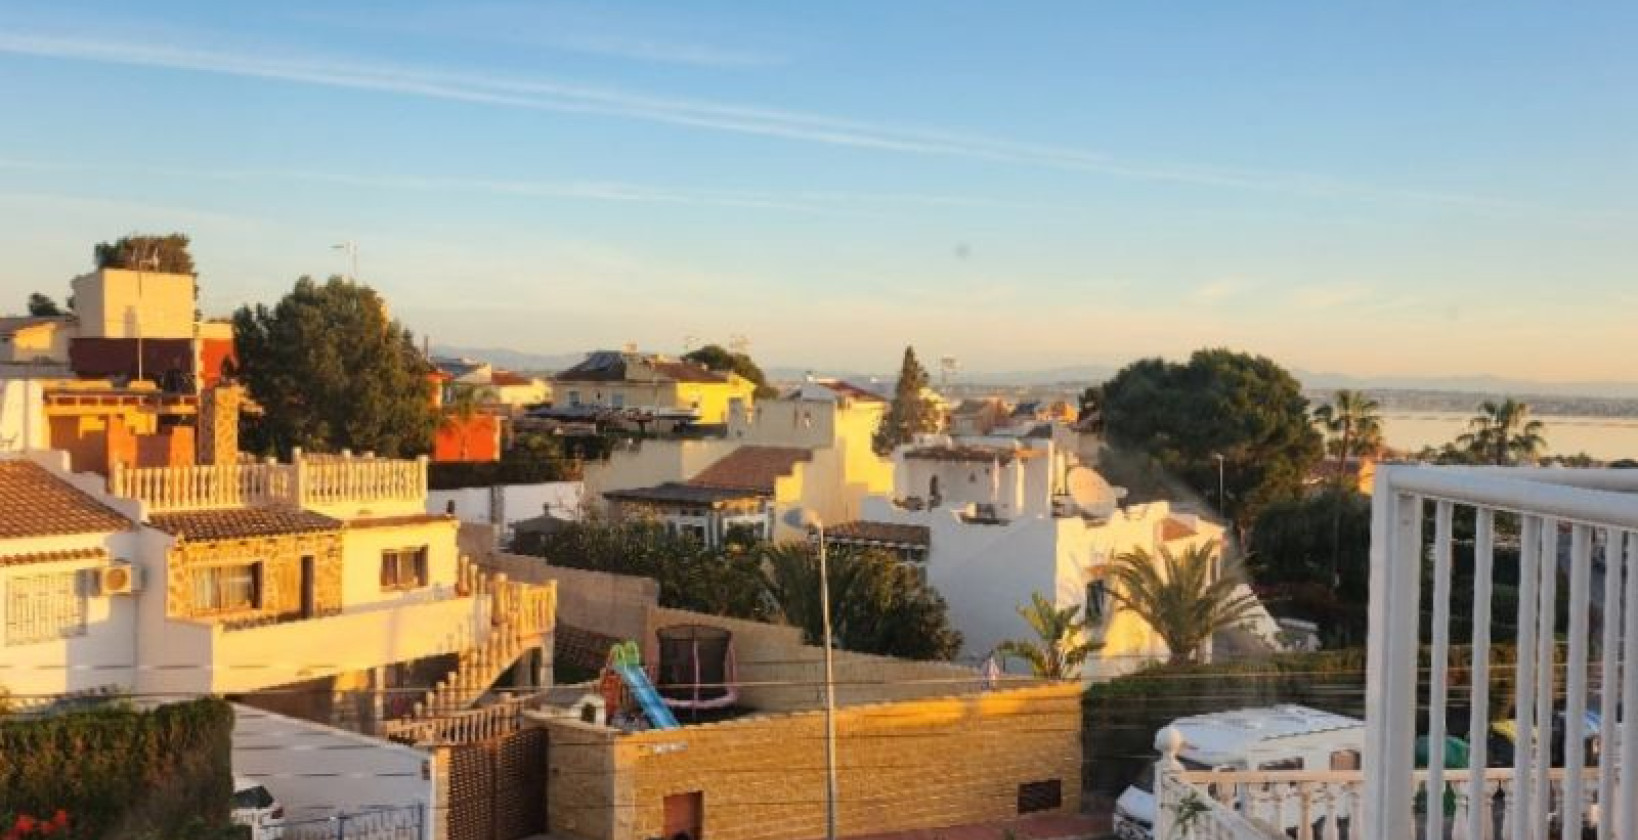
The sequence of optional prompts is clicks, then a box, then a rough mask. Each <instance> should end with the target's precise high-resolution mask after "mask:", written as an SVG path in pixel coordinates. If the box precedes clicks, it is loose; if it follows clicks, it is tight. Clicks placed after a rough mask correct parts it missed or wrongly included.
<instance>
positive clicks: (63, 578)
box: [6, 572, 85, 645]
mask: <svg viewBox="0 0 1638 840" xmlns="http://www.w3.org/2000/svg"><path fill="white" fill-rule="evenodd" d="M83 635H85V589H84V587H83V586H82V585H81V583H80V574H79V573H78V572H59V573H57V574H50V575H31V576H29V577H16V578H12V579H11V580H10V581H9V582H8V583H7V584H6V644H8V645H21V644H28V643H29V642H46V641H50V640H52V639H64V638H68V637H70V636H83Z"/></svg>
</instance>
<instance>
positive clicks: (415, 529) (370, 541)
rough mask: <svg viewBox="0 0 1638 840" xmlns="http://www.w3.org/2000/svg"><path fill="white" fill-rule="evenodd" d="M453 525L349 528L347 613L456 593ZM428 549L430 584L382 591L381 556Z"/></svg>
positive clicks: (345, 541)
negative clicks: (358, 608)
mask: <svg viewBox="0 0 1638 840" xmlns="http://www.w3.org/2000/svg"><path fill="white" fill-rule="evenodd" d="M456 528H457V525H456V523H453V522H448V521H444V522H430V523H425V524H418V525H392V526H383V527H370V528H348V529H346V530H344V531H342V533H341V554H342V573H341V605H342V609H343V610H350V609H354V608H356V607H364V606H370V605H375V604H386V603H390V602H393V601H405V600H418V599H422V598H426V597H428V596H429V595H434V594H437V595H445V596H447V595H448V594H450V593H453V592H454V591H455V566H456V560H457V557H458V555H459V551H458V550H457V548H456V546H455V531H456ZM421 546H426V548H427V582H428V585H427V586H425V587H422V588H420V589H415V590H410V591H401V590H383V589H382V588H381V553H382V552H383V551H387V550H389V549H397V548H418V547H421Z"/></svg>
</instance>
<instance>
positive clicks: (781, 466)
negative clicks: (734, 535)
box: [688, 446, 813, 496]
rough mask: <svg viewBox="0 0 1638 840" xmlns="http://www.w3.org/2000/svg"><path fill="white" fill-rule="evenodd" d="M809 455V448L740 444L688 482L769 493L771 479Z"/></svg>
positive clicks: (811, 455) (786, 471) (771, 484)
mask: <svg viewBox="0 0 1638 840" xmlns="http://www.w3.org/2000/svg"><path fill="white" fill-rule="evenodd" d="M812 457H813V452H812V451H810V450H807V449H803V448H801V447H796V446H741V447H740V448H738V449H736V450H734V451H733V452H730V453H728V455H727V456H726V457H724V458H722V459H721V460H719V461H717V462H716V463H715V464H712V465H711V466H709V467H706V468H705V469H704V470H702V471H700V473H699V474H698V475H696V476H694V477H693V478H691V479H689V480H688V484H690V485H692V486H694V487H715V488H719V489H724V490H752V491H755V492H757V493H761V494H762V495H765V496H772V495H773V492H774V482H776V481H778V480H779V477H780V476H783V475H789V474H790V472H791V470H793V469H795V468H796V464H797V462H798V461H806V460H808V459H809V458H812Z"/></svg>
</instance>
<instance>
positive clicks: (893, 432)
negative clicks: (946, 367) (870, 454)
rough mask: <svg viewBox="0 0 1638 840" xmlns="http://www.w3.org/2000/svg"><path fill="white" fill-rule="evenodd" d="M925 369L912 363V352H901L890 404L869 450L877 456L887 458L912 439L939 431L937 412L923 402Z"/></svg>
mask: <svg viewBox="0 0 1638 840" xmlns="http://www.w3.org/2000/svg"><path fill="white" fill-rule="evenodd" d="M927 383H928V377H927V369H926V368H924V367H922V366H921V362H920V361H918V360H917V359H916V348H914V347H906V348H904V361H903V363H901V364H900V365H899V381H898V383H897V384H896V385H895V386H894V388H893V402H892V404H891V405H889V406H888V408H887V413H885V414H883V415H882V421H881V425H880V426H878V427H877V428H876V434H875V437H874V438H872V439H871V446H872V447H873V448H874V449H875V450H876V454H878V455H888V454H891V453H892V452H893V450H894V449H895V448H896V447H898V446H901V445H903V444H906V443H909V442H910V441H911V440H912V439H914V438H915V436H916V435H919V434H926V433H928V432H936V431H938V429H939V419H938V409H937V407H936V406H934V405H933V401H932V400H930V399H928V398H927Z"/></svg>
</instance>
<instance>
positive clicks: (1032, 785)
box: [1018, 779, 1064, 814]
mask: <svg viewBox="0 0 1638 840" xmlns="http://www.w3.org/2000/svg"><path fill="white" fill-rule="evenodd" d="M1063 788H1064V786H1063V782H1062V781H1061V780H1059V779H1048V780H1046V781H1044V782H1026V783H1024V784H1021V785H1019V786H1018V813H1019V814H1033V813H1035V812H1036V811H1052V810H1055V809H1058V808H1062V807H1063V804H1064V790H1063Z"/></svg>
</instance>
